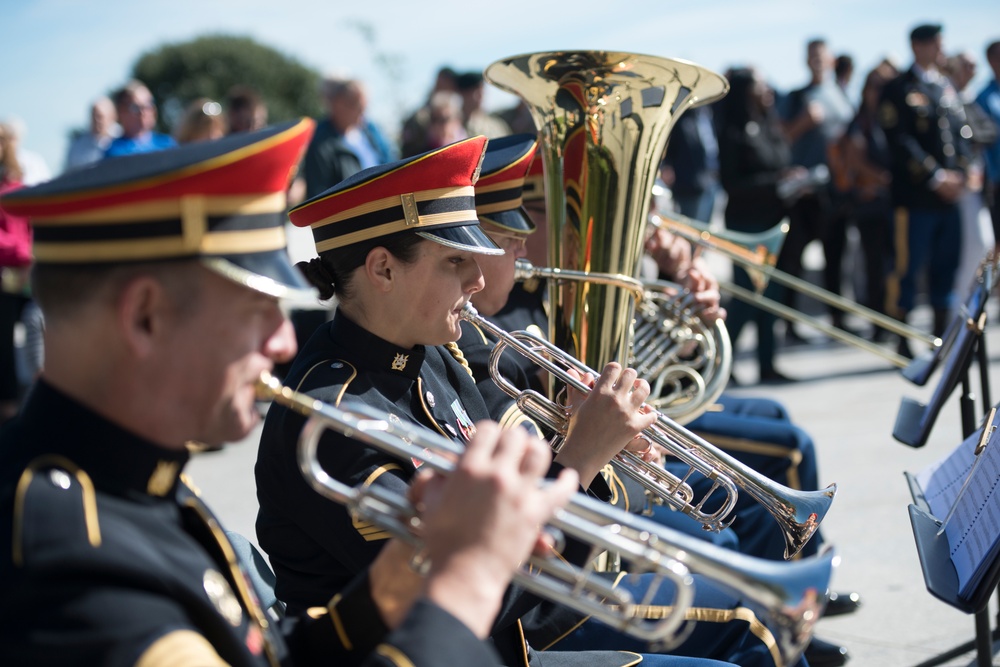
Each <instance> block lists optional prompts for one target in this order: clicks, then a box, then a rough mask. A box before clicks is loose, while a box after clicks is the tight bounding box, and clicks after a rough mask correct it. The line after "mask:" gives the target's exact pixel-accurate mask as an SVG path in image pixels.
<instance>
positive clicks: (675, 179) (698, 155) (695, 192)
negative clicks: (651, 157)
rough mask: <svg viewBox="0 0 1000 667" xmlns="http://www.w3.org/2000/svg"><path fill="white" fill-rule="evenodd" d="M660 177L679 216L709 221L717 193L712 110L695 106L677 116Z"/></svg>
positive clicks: (717, 172)
mask: <svg viewBox="0 0 1000 667" xmlns="http://www.w3.org/2000/svg"><path fill="white" fill-rule="evenodd" d="M660 178H661V179H662V180H663V183H664V184H665V185H666V186H667V187H669V188H670V191H671V193H672V194H673V199H674V204H675V205H676V206H677V210H678V211H679V212H680V214H681V215H686V216H687V217H689V218H694V219H695V220H701V221H703V222H711V221H712V213H713V211H714V210H715V199H716V196H717V195H718V193H719V142H718V141H717V139H716V136H715V128H714V126H713V120H712V107H710V106H702V107H695V108H694V109H689V110H688V111H685V112H684V113H683V114H681V117H680V118H679V119H678V120H677V124H676V125H675V126H674V129H673V130H671V132H670V142H669V143H668V144H667V152H666V156H665V157H664V158H663V163H662V165H661V167H660Z"/></svg>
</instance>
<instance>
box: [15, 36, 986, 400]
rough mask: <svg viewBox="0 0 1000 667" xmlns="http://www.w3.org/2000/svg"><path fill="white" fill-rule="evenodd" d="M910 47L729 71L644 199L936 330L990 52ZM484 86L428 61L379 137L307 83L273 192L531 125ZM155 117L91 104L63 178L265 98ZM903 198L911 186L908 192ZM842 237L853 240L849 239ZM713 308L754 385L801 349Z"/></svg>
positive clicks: (259, 117) (744, 312)
mask: <svg viewBox="0 0 1000 667" xmlns="http://www.w3.org/2000/svg"><path fill="white" fill-rule="evenodd" d="M910 37H911V44H912V46H913V60H912V63H909V62H908V63H900V62H894V61H893V60H891V59H888V58H887V59H885V60H883V61H881V62H879V63H877V64H876V65H875V66H874V67H873V68H871V69H870V70H869V71H864V72H856V71H855V64H854V61H853V59H852V57H851V55H850V54H846V53H840V54H838V53H837V52H836V50H835V49H834V48H832V46H831V45H830V44H828V43H827V42H826V41H824V40H822V39H815V40H811V41H809V42H808V43H807V44H806V45H805V49H804V56H805V58H804V65H805V76H804V85H803V86H802V87H800V88H796V89H794V90H787V91H779V90H775V89H774V87H772V86H771V85H769V84H768V82H767V73H766V72H762V71H761V70H760V69H759V68H757V67H754V66H752V65H748V64H747V65H741V66H734V67H732V68H730V69H729V70H728V71H727V72H726V73H725V74H726V76H727V78H728V79H729V81H730V85H731V90H730V92H729V94H728V95H727V96H726V97H725V98H724V99H723V100H721V101H720V102H717V103H715V104H713V105H708V106H705V107H699V108H696V109H694V110H693V111H689V112H687V113H685V114H683V115H682V116H681V118H680V119H679V122H678V123H677V126H676V127H675V128H674V129H673V131H672V133H671V139H670V143H669V145H668V148H667V151H666V154H665V156H664V157H663V162H662V167H661V170H660V177H661V180H662V185H663V186H664V188H665V190H666V191H667V192H668V195H669V196H668V197H666V198H659V199H658V201H660V202H661V204H660V205H661V206H665V207H666V208H668V209H669V210H668V211H661V213H671V212H673V213H680V214H682V215H684V216H688V217H690V218H694V219H696V220H701V221H704V222H707V223H711V222H712V221H713V220H715V221H716V224H717V223H718V221H719V220H722V221H724V225H725V227H726V228H728V229H731V230H736V231H740V232H749V233H758V232H762V231H765V230H768V229H770V228H772V227H773V226H774V225H777V224H779V223H781V222H782V221H787V222H788V223H789V231H788V234H787V237H786V239H785V242H784V246H783V249H782V251H781V253H780V256H779V258H778V268H780V269H781V270H783V271H786V272H788V273H790V274H792V275H794V276H802V275H803V273H804V267H803V255H804V251H805V249H806V247H807V245H809V244H810V243H812V242H814V241H817V242H819V243H820V244H821V246H822V251H823V257H824V268H823V270H822V277H821V280H820V282H821V283H822V285H823V287H825V288H826V289H828V290H830V291H832V292H835V293H838V294H839V293H841V291H842V289H844V288H846V289H847V290H850V291H851V292H852V293H853V297H854V298H855V299H856V300H857V301H858V302H860V303H862V304H863V305H865V306H867V307H869V308H872V309H874V310H876V311H879V312H881V313H886V314H888V315H891V316H893V317H895V318H898V319H900V320H903V321H906V320H907V319H908V318H909V316H910V311H912V310H913V309H914V308H915V307H916V306H917V305H918V304H919V303H923V301H921V300H922V299H926V300H927V301H928V302H929V303H930V305H931V307H932V309H933V311H934V324H933V331H934V333H935V334H939V333H940V332H941V329H942V327H943V326H944V324H945V322H946V321H947V313H948V310H949V308H953V307H954V305H955V295H956V294H961V293H962V291H963V290H964V289H965V286H966V285H967V284H968V282H969V280H970V279H971V277H972V274H973V272H974V271H975V269H976V266H977V264H978V263H979V261H980V260H981V259H982V257H983V256H984V255H985V254H986V252H987V251H989V250H991V249H993V248H994V246H995V244H996V239H997V238H1000V235H998V234H997V231H996V225H997V224H998V219H1000V218H998V215H997V211H996V206H997V199H998V197H997V188H998V183H1000V155H998V153H1000V144H998V139H997V137H998V129H997V128H998V123H1000V91H998V88H997V79H1000V42H993V43H992V44H990V45H989V47H988V48H987V49H986V52H985V53H983V54H973V53H969V52H964V51H963V52H950V51H948V50H947V49H945V48H944V41H943V30H942V27H941V26H935V25H923V26H918V27H916V28H915V29H914V30H913V32H912V33H911V34H910ZM981 65H985V66H986V67H987V68H989V70H990V71H991V73H992V76H991V77H990V80H989V83H988V84H987V85H986V86H985V88H983V89H982V90H978V91H977V90H970V88H969V84H970V82H971V81H972V80H973V78H974V77H975V74H976V71H977V67H979V66H981ZM854 77H862V78H863V86H862V87H861V93H860V96H859V98H858V99H852V98H851V96H850V95H849V93H848V91H849V90H850V88H849V86H850V84H851V82H852V80H853V79H854ZM485 85H486V82H485V80H484V78H483V75H482V73H481V72H479V71H470V72H457V71H455V70H453V69H451V68H450V67H442V68H441V69H440V70H439V71H438V72H437V74H436V77H435V78H434V82H433V85H432V87H431V89H430V90H429V91H428V93H427V96H426V99H425V101H424V102H423V104H422V105H421V106H420V108H418V109H416V110H415V111H413V112H412V113H411V114H410V115H409V116H408V117H406V118H405V119H403V121H402V122H401V124H400V126H399V127H398V128H383V127H379V126H378V125H377V124H376V123H374V122H372V120H371V119H370V118H369V116H368V115H367V114H366V110H367V107H368V96H367V91H366V86H365V83H364V82H363V81H360V80H356V79H345V78H341V77H331V78H327V79H325V80H323V82H322V85H321V88H320V90H319V91H318V95H319V96H320V97H321V100H322V102H323V107H324V109H325V115H324V117H323V118H321V119H319V124H318V126H317V130H316V132H315V136H314V138H313V139H312V142H311V144H310V146H309V148H308V150H307V153H306V156H305V158H304V161H303V163H302V165H301V167H300V169H299V176H298V178H297V179H296V180H295V182H294V184H293V186H292V189H291V191H290V192H289V198H290V204H291V205H294V204H296V203H298V202H301V201H303V200H304V199H306V198H308V197H311V196H313V195H315V194H317V193H319V192H322V191H324V190H326V189H328V188H330V187H331V186H333V185H335V184H336V183H338V182H340V181H342V180H343V179H345V178H348V177H350V176H351V175H352V174H354V173H356V172H358V171H360V170H362V169H365V168H367V167H371V166H373V165H377V164H381V163H385V162H389V161H392V160H396V159H399V158H402V157H408V156H412V155H416V154H419V153H422V152H424V151H427V150H431V149H434V148H438V147H441V146H444V145H447V144H450V143H452V142H455V141H457V140H459V139H462V138H465V137H469V136H474V135H485V136H487V137H489V138H496V137H500V136H505V135H510V134H514V133H519V132H534V131H535V127H534V123H533V121H532V119H531V115H530V113H529V111H528V109H527V108H526V106H525V105H524V104H517V105H515V106H513V107H511V108H508V109H503V110H500V111H496V112H491V111H488V110H486V109H485V108H484V104H483V102H484V87H485ZM157 112H158V111H157V101H156V100H155V99H154V97H153V95H152V93H151V92H150V90H149V89H148V88H147V87H146V86H145V85H144V84H143V83H142V82H140V81H129V82H127V83H126V84H125V85H123V86H122V87H121V88H119V89H118V90H116V91H114V92H113V93H112V94H111V95H109V96H107V97H99V98H98V99H96V100H95V101H94V102H93V103H92V105H91V108H90V122H89V128H88V129H87V130H86V131H83V132H79V133H77V134H76V136H74V137H73V139H72V141H71V142H70V145H69V148H68V151H67V154H66V159H65V164H64V165H63V169H64V170H65V171H69V170H76V169H81V168H84V167H85V166H86V165H88V164H91V163H93V162H96V161H98V160H103V159H111V158H114V157H116V156H121V155H128V154H133V153H140V152H147V151H154V150H160V149H164V148H169V147H172V146H176V145H178V144H184V143H189V142H196V141H202V140H207V139H215V138H219V137H222V136H225V135H227V134H229V133H234V132H245V131H249V130H253V129H258V128H261V127H264V126H265V125H266V124H267V122H268V109H267V103H266V100H265V99H263V98H262V97H261V96H260V95H259V94H258V92H257V91H255V89H254V88H253V86H252V82H248V84H247V85H241V86H237V87H234V88H233V89H231V90H230V91H229V93H228V95H227V96H226V97H225V99H221V100H213V99H208V98H199V99H196V100H193V101H191V102H190V103H189V104H188V106H187V107H186V109H185V111H184V113H183V115H182V116H181V117H180V119H179V121H178V122H176V124H175V127H174V128H173V131H172V133H171V134H164V133H161V132H159V131H157V129H156V128H157ZM24 130H25V127H24V124H23V123H22V122H20V121H7V122H4V123H2V124H0V192H3V191H5V190H9V189H12V188H17V187H22V186H26V185H32V184H35V183H39V182H42V181H45V180H48V179H49V178H50V177H51V176H52V172H51V171H50V169H49V167H48V166H47V165H46V164H45V162H44V160H42V159H41V158H40V157H39V156H38V155H37V154H35V153H33V152H32V151H30V150H29V148H28V147H27V146H25V145H23V142H22V141H21V138H22V137H23V136H24ZM928 137H930V139H928ZM918 191H924V192H923V194H914V193H915V192H918ZM991 213H992V215H991ZM0 222H2V223H3V228H4V229H3V230H0V231H2V232H3V234H4V235H5V238H4V240H3V244H4V246H6V247H9V248H10V250H9V252H7V254H5V255H4V257H3V258H2V260H0V263H2V264H3V281H2V284H3V291H2V292H0V312H2V315H0V348H2V352H0V356H2V358H3V362H2V364H0V366H2V367H0V374H2V375H3V377H2V378H0V382H2V386H0V419H2V418H3V417H4V416H5V415H9V414H12V413H13V410H14V409H16V405H17V397H18V391H19V386H24V384H25V383H26V381H30V379H31V378H32V377H34V375H35V374H37V372H38V371H39V369H40V368H41V365H42V363H43V353H42V349H41V328H42V326H43V324H42V322H41V317H40V314H39V313H38V311H37V308H34V307H33V304H31V300H30V295H29V294H27V291H26V280H25V277H26V268H27V266H28V264H29V263H30V243H31V238H30V236H31V231H30V228H29V227H28V226H27V224H26V223H21V222H19V221H17V220H12V219H10V216H7V217H6V219H4V220H2V221H0ZM19 225H20V226H19ZM851 229H854V230H856V234H854V233H851V234H849V233H848V232H849V230H851ZM848 239H858V241H859V242H857V243H849V242H848ZM855 247H856V248H857V252H856V253H855V252H854V248H855ZM855 254H857V257H855V256H854V255H855ZM845 267H848V268H849V269H850V271H849V274H848V279H845V275H844V268H845ZM925 274H926V275H925ZM807 277H809V276H807ZM733 280H734V282H735V283H736V284H737V285H740V286H742V287H745V288H747V289H753V285H752V282H751V280H750V276H749V275H748V274H747V273H746V272H745V271H743V270H742V269H740V268H738V267H736V268H734V275H733ZM765 294H766V295H768V296H769V297H772V298H774V299H777V300H779V301H781V302H783V303H785V304H787V305H789V306H792V307H796V308H803V307H808V306H806V305H805V304H802V303H798V302H797V300H801V299H802V298H803V297H801V296H799V295H797V294H796V293H795V292H792V291H790V290H783V289H782V288H780V287H779V286H777V285H773V284H772V285H770V286H768V287H767V291H766V292H765ZM729 313H730V315H729V320H728V323H729V330H730V334H731V336H732V338H733V340H734V342H735V341H737V340H738V339H739V338H740V335H741V333H742V331H743V329H744V327H745V325H746V324H748V323H753V324H755V326H756V328H757V345H756V355H757V360H758V365H759V378H758V379H759V381H760V382H764V383H769V382H770V383H776V382H786V381H789V380H790V378H789V377H788V376H787V375H786V374H785V373H784V372H782V371H780V370H779V369H778V366H777V365H776V363H775V358H776V356H777V354H778V351H779V349H780V348H781V347H782V345H787V344H802V343H808V342H809V341H810V340H816V339H815V338H814V337H811V336H810V333H808V332H806V331H803V330H799V329H798V328H796V327H794V326H791V325H786V326H785V327H784V328H783V329H782V328H780V327H778V328H776V326H775V325H776V321H777V320H776V319H775V317H774V316H772V315H769V314H767V313H765V312H763V311H761V310H759V309H757V308H755V307H753V306H750V305H747V304H745V303H732V304H731V305H730V307H729ZM829 317H830V319H831V321H832V324H833V325H834V326H838V327H842V328H845V329H847V330H849V331H850V326H851V322H845V321H844V319H843V314H842V312H841V311H831V312H830V313H829ZM18 321H23V322H24V330H25V332H26V340H25V341H24V342H23V343H22V345H23V346H24V349H25V350H26V351H27V354H26V355H25V356H26V358H27V363H26V364H21V368H20V369H17V368H15V360H14V354H13V350H14V346H13V335H14V328H15V325H16V323H17V322H18ZM776 332H777V333H776ZM779 333H783V335H782V336H779V335H778V334H779ZM852 333H857V334H860V335H864V336H866V337H869V338H870V339H872V340H874V341H877V342H887V343H889V344H895V345H896V346H897V350H898V352H899V353H900V354H903V355H907V356H912V351H911V350H910V349H909V344H908V342H907V340H906V339H898V340H889V339H890V338H891V337H890V335H889V334H888V333H887V332H886V331H884V330H883V329H881V328H879V327H873V328H872V329H871V330H868V331H853V332H852ZM19 375H20V382H18V376H19Z"/></svg>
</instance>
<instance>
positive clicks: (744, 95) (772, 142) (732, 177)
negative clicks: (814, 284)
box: [718, 68, 806, 383]
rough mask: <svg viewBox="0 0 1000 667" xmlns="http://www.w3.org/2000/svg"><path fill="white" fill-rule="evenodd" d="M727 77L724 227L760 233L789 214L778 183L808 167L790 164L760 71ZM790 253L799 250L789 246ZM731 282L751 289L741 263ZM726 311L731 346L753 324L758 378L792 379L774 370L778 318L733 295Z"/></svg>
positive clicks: (722, 128) (777, 294) (777, 291)
mask: <svg viewBox="0 0 1000 667" xmlns="http://www.w3.org/2000/svg"><path fill="white" fill-rule="evenodd" d="M728 78H729V83H730V90H729V94H728V95H726V97H725V98H723V100H722V102H721V104H720V106H719V109H718V113H719V115H720V119H719V173H720V180H721V183H722V188H723V189H724V190H725V191H726V194H727V195H728V200H727V203H726V211H725V219H726V227H727V228H728V229H732V230H734V231H739V232H752V233H756V232H762V231H764V230H767V229H770V228H771V227H774V226H775V225H776V224H778V223H779V222H781V221H782V220H783V219H785V217H786V216H787V215H788V211H789V209H788V202H787V200H785V199H783V198H782V197H780V196H779V194H778V191H779V184H781V183H783V182H786V181H791V180H796V179H801V178H803V176H804V174H805V171H806V170H805V168H804V167H801V166H795V167H793V166H792V156H791V149H790V148H789V145H788V142H787V140H786V139H785V135H784V134H783V133H782V131H781V126H780V122H779V119H778V116H777V112H776V111H775V108H774V91H773V90H772V89H771V87H770V86H768V85H767V83H766V82H765V81H764V79H763V78H762V77H761V75H760V73H759V72H757V70H756V69H753V68H737V69H734V70H730V72H729V75H728ZM789 234H791V232H789ZM786 246H787V242H786ZM786 251H787V247H786V248H785V249H783V250H782V253H781V255H779V257H778V262H779V263H780V262H781V257H783V256H784V253H785V252H786ZM792 252H798V250H796V249H795V248H793V249H792ZM733 281H734V282H735V284H737V285H739V286H740V287H743V288H745V289H748V290H753V289H754V286H753V283H752V282H751V280H750V276H749V274H747V272H746V271H745V270H743V269H742V268H741V267H733ZM784 291H785V290H784V288H782V287H781V286H780V285H778V284H777V283H774V282H773V281H772V282H771V283H769V284H768V286H767V289H766V291H765V292H764V294H765V296H767V297H768V298H771V299H777V300H779V301H780V300H781V298H782V297H783V295H784ZM727 311H728V313H729V316H728V318H727V321H726V322H727V327H728V328H729V336H730V338H731V339H732V343H733V346H734V348H735V346H736V344H737V342H738V341H739V338H740V334H741V333H742V331H743V327H744V326H745V325H746V324H747V323H749V322H754V323H755V324H756V326H757V349H756V355H757V365H758V369H759V374H758V379H759V381H760V382H763V383H784V382H789V381H791V378H789V377H787V376H786V375H785V374H784V373H782V372H780V371H778V369H777V368H776V366H775V362H774V357H775V335H774V323H775V321H776V317H775V316H774V315H771V314H770V313H767V312H765V311H763V310H761V309H759V308H756V307H755V306H752V305H750V304H747V303H746V302H744V301H739V300H735V299H733V300H731V301H730V302H729V304H728V305H727Z"/></svg>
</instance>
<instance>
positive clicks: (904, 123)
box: [879, 65, 971, 328]
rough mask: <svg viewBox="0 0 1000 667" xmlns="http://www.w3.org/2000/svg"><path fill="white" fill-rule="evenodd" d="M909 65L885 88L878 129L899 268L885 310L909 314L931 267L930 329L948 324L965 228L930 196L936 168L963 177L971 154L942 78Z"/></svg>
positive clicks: (954, 211)
mask: <svg viewBox="0 0 1000 667" xmlns="http://www.w3.org/2000/svg"><path fill="white" fill-rule="evenodd" d="M935 74H936V72H935V73H927V72H921V71H919V69H918V68H917V67H916V65H914V66H913V67H911V68H910V69H909V70H907V71H906V72H903V73H902V74H901V75H899V76H898V77H897V78H895V79H893V80H892V81H890V82H889V83H887V84H886V86H885V88H884V90H883V91H882V99H881V103H880V105H879V124H880V125H881V126H882V129H883V130H884V131H885V136H886V140H887V141H888V145H889V150H890V154H891V171H892V188H891V192H892V201H893V206H894V207H895V210H896V213H895V225H894V238H895V246H896V253H895V258H896V265H895V267H894V268H893V271H892V273H891V275H890V277H889V280H888V282H887V288H886V289H887V293H886V299H887V303H886V305H887V307H888V308H891V309H893V310H890V311H889V312H896V311H897V310H898V311H900V312H901V314H902V315H905V314H906V313H907V312H909V311H910V310H912V309H913V307H914V305H915V298H916V280H917V274H918V272H920V271H922V270H923V269H924V267H925V266H926V267H927V268H928V270H929V282H928V290H929V293H930V294H929V296H930V302H931V306H932V307H933V308H934V310H935V328H941V327H943V326H944V325H945V324H947V321H946V320H947V309H948V308H950V307H951V306H952V300H953V297H954V293H953V290H952V285H953V284H954V277H955V271H956V270H957V267H958V262H959V254H960V250H961V233H962V225H961V218H960V213H959V206H958V204H957V202H949V201H946V200H944V199H942V198H941V196H940V195H938V193H937V192H935V191H934V188H933V185H934V183H935V181H934V176H935V173H936V172H937V171H938V170H939V169H951V170H956V171H959V172H962V173H964V172H965V171H966V169H967V168H968V167H969V163H970V159H971V153H970V148H969V144H968V141H967V140H966V139H964V138H963V136H962V132H963V128H965V125H966V123H965V118H964V112H963V110H962V105H961V102H960V100H959V98H958V96H957V94H956V93H955V91H954V89H953V88H952V87H951V85H950V84H949V83H948V82H947V79H945V78H944V77H942V76H940V75H937V76H934V75H935Z"/></svg>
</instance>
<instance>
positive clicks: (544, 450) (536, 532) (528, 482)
mask: <svg viewBox="0 0 1000 667" xmlns="http://www.w3.org/2000/svg"><path fill="white" fill-rule="evenodd" d="M476 429H477V432H476V435H475V436H474V437H473V438H472V441H471V442H470V443H469V445H468V447H467V449H466V451H465V453H464V454H463V455H462V458H461V459H460V460H459V462H458V464H457V466H456V469H455V470H454V471H453V472H452V473H451V474H450V475H449V476H448V477H447V478H445V477H442V476H440V475H436V474H434V475H420V476H419V480H417V481H415V484H414V487H413V491H412V493H411V495H412V496H413V497H414V500H415V505H416V506H417V508H418V510H419V512H420V515H421V522H422V533H421V534H422V537H423V540H424V545H425V553H426V556H427V558H429V562H430V569H429V571H428V574H427V579H426V583H425V586H424V594H425V595H426V596H427V597H428V598H429V599H431V600H432V601H433V602H435V603H436V604H438V605H439V606H440V607H442V608H444V609H445V610H447V611H448V612H450V613H451V614H452V615H453V616H455V617H456V618H458V619H459V620H461V621H462V622H464V623H465V624H466V625H467V626H468V627H469V628H470V629H471V630H472V631H473V632H474V633H476V635H478V636H479V637H483V638H485V637H486V636H487V635H488V634H489V632H490V628H491V626H492V623H493V618H494V617H495V616H496V614H497V612H498V611H499V609H500V604H501V598H502V596H503V593H504V591H505V590H506V588H507V585H508V584H509V582H510V578H511V575H512V574H513V573H514V571H515V570H516V569H517V568H518V567H519V566H520V564H521V563H522V562H523V561H524V560H526V559H527V558H528V556H529V555H530V554H531V553H532V551H535V552H536V553H539V552H545V551H548V550H549V549H550V548H551V546H550V545H549V543H548V540H547V539H546V538H547V536H544V535H542V534H541V533H540V527H541V526H542V525H544V524H545V523H546V522H547V521H548V520H549V519H550V518H551V517H552V515H553V514H554V512H555V511H556V510H557V509H558V508H560V507H563V506H565V505H566V503H567V502H568V501H569V499H570V497H571V496H572V495H573V493H575V492H576V489H577V486H578V484H579V480H578V477H577V475H576V473H575V472H574V471H572V470H563V471H562V472H561V473H560V475H559V477H558V478H556V480H555V481H554V482H552V483H547V484H545V485H542V479H543V478H544V476H545V473H546V472H547V471H548V468H549V464H550V462H551V459H552V455H551V452H550V449H549V447H548V446H547V445H546V444H545V443H543V442H542V441H541V440H539V439H537V438H535V437H533V436H531V435H529V434H528V433H527V432H526V431H524V430H523V429H519V428H515V429H510V430H507V431H502V432H501V430H500V427H499V426H497V425H496V424H494V423H492V422H480V423H478V424H477V425H476Z"/></svg>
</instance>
